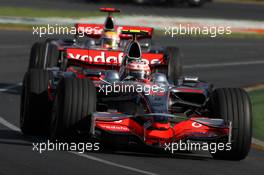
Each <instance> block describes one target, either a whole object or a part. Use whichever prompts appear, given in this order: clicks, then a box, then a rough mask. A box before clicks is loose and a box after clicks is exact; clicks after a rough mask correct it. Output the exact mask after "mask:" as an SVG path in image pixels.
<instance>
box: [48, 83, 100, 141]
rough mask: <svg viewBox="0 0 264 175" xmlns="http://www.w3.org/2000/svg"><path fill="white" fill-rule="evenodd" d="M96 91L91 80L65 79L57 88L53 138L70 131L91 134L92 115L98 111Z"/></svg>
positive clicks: (51, 124) (53, 116)
mask: <svg viewBox="0 0 264 175" xmlns="http://www.w3.org/2000/svg"><path fill="white" fill-rule="evenodd" d="M96 98H97V97H96V89H95V87H94V85H93V82H92V81H91V80H89V79H77V78H64V79H62V80H61V81H60V82H59V84H58V87H57V95H56V99H55V102H54V105H53V110H52V117H51V123H50V129H51V131H50V133H51V137H52V138H61V137H63V136H65V139H67V135H66V133H67V132H68V131H73V130H74V131H75V130H79V131H84V132H89V130H90V124H91V114H92V113H94V112H95V111H96Z"/></svg>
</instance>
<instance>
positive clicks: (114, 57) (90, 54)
mask: <svg viewBox="0 0 264 175" xmlns="http://www.w3.org/2000/svg"><path fill="white" fill-rule="evenodd" d="M123 57H124V53H123V52H118V51H104V50H88V49H67V58H69V59H76V60H81V61H84V62H88V63H91V64H92V63H97V64H117V65H120V64H121V63H122V60H123ZM142 57H143V58H142V61H145V62H146V64H160V62H161V60H162V59H163V55H162V54H149V53H145V54H143V55H142Z"/></svg>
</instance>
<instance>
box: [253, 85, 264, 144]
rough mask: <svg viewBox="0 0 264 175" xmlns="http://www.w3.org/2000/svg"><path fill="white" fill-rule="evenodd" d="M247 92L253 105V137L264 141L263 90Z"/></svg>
mask: <svg viewBox="0 0 264 175" xmlns="http://www.w3.org/2000/svg"><path fill="white" fill-rule="evenodd" d="M249 94H250V97H251V101H252V105H253V137H255V138H257V139H259V140H262V141H264V90H255V91H252V92H250V93H249Z"/></svg>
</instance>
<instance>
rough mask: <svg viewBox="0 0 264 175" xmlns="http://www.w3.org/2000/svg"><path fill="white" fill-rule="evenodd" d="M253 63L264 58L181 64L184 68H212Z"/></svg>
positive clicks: (259, 62)
mask: <svg viewBox="0 0 264 175" xmlns="http://www.w3.org/2000/svg"><path fill="white" fill-rule="evenodd" d="M254 64H264V60H259V61H243V62H229V63H212V64H194V65H186V66H183V68H185V69H193V68H214V67H228V66H247V65H254Z"/></svg>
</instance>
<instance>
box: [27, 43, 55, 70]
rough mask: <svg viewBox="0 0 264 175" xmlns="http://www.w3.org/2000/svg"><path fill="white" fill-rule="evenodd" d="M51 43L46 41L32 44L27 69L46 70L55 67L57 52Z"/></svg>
mask: <svg viewBox="0 0 264 175" xmlns="http://www.w3.org/2000/svg"><path fill="white" fill-rule="evenodd" d="M51 41H52V40H51ZM51 41H49V40H47V41H46V42H37V43H35V44H33V46H32V48H31V51H30V58H29V69H32V68H38V69H46V68H47V67H53V66H56V65H57V62H58V58H59V51H58V49H57V47H56V45H54V44H52V43H51Z"/></svg>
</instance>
